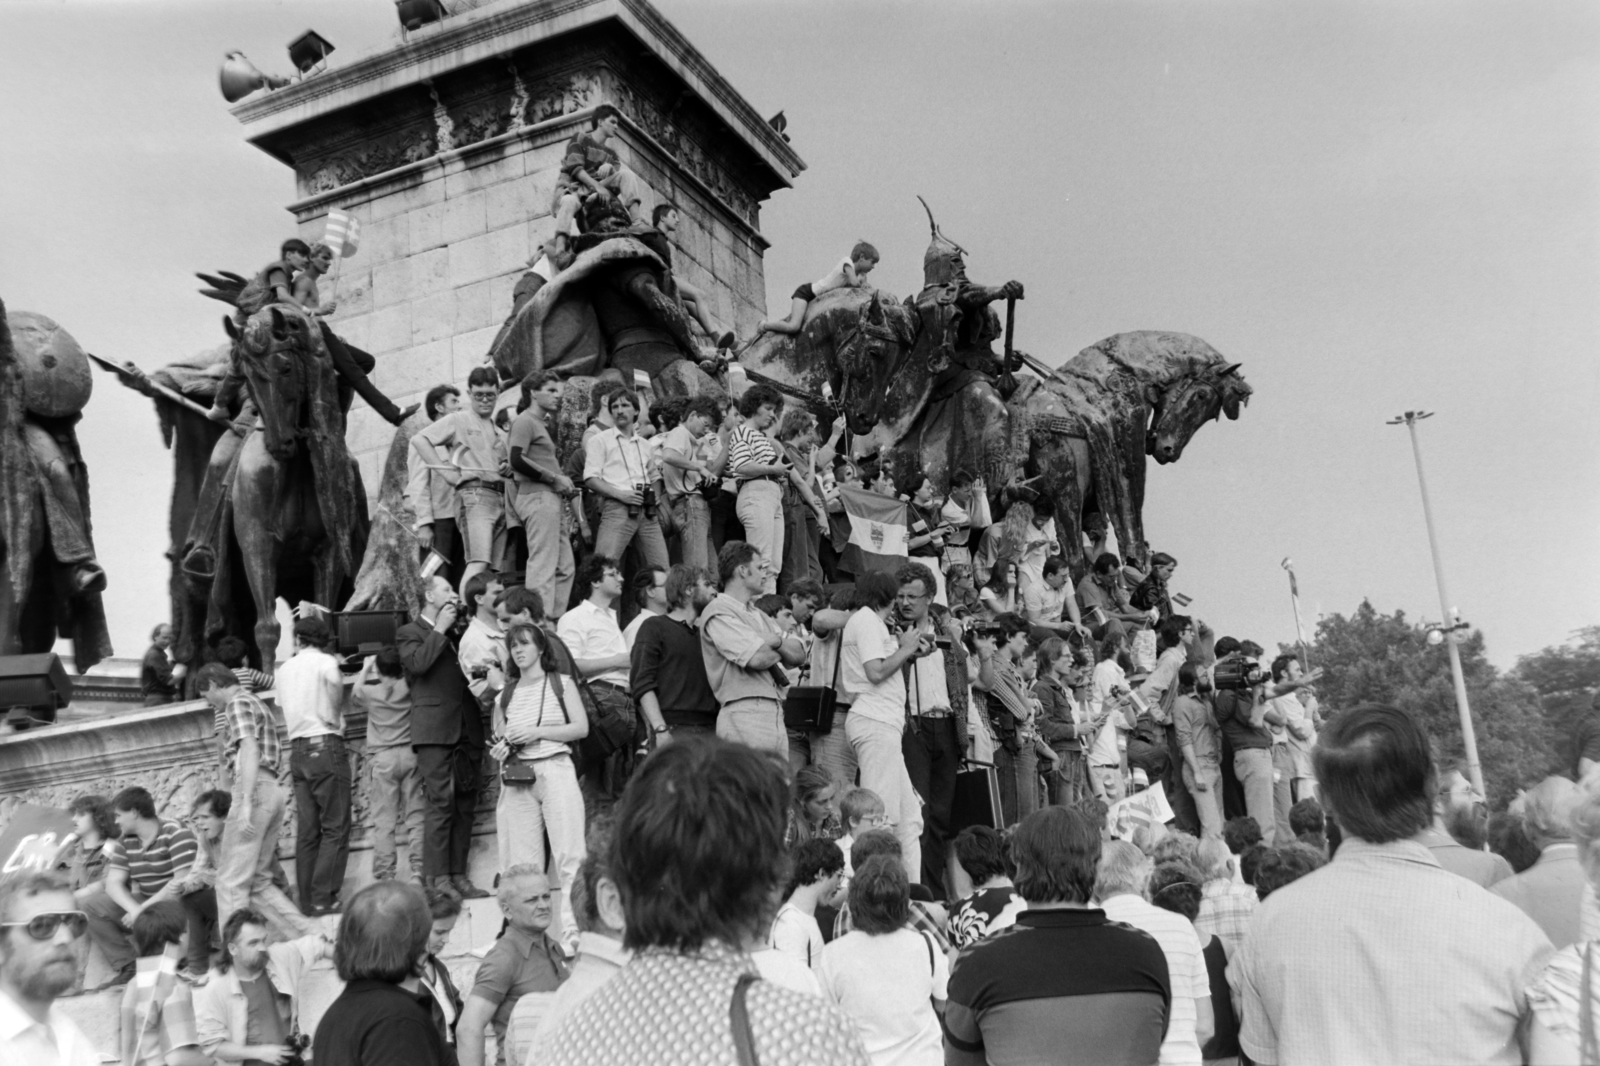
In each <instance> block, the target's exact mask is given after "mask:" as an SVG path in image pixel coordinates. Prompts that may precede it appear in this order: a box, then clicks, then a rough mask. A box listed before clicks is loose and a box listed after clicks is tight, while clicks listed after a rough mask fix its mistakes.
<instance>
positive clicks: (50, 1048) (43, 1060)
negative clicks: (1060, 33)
mask: <svg viewBox="0 0 1600 1066" xmlns="http://www.w3.org/2000/svg"><path fill="white" fill-rule="evenodd" d="M88 927H89V920H88V919H87V918H86V917H84V915H83V912H82V911H79V910H78V909H77V905H76V904H75V903H74V902H73V900H72V889H71V888H70V887H69V886H68V884H67V879H66V878H65V877H63V876H62V875H60V874H58V873H55V872H49V873H40V872H29V873H16V874H10V875H8V876H6V877H5V878H3V879H0V1062H7V1063H12V1062H15V1063H27V1064H28V1066H96V1064H97V1063H99V1061H100V1054H99V1052H97V1051H96V1050H95V1049H94V1046H93V1045H92V1044H90V1043H89V1040H88V1038H87V1037H85V1036H84V1035H83V1033H82V1032H81V1031H80V1030H79V1029H78V1027H77V1026H76V1025H75V1024H73V1021H72V1019H71V1018H68V1017H67V1016H66V1015H65V1014H64V1013H63V1012H61V1011H60V1010H58V1009H56V1006H55V1001H56V997H57V996H59V995H61V993H63V992H65V991H67V989H69V988H71V987H72V982H73V979H74V978H75V977H76V976H77V972H78V964H77V961H76V960H75V959H74V957H73V948H72V946H73V943H74V942H75V941H76V940H78V939H79V938H80V937H82V936H83V934H84V931H85V930H86V929H87V928H88Z"/></svg>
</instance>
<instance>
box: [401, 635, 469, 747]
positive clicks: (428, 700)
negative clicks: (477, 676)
mask: <svg viewBox="0 0 1600 1066" xmlns="http://www.w3.org/2000/svg"><path fill="white" fill-rule="evenodd" d="M395 645H396V646H397V647H398V648H399V649H400V661H401V662H402V663H404V664H405V668H406V681H407V683H408V684H409V685H410V686H411V743H412V745H413V746H416V745H421V744H465V745H468V746H469V747H476V748H481V747H483V746H484V734H483V712H482V710H481V709H480V708H479V707H478V701H477V700H476V699H475V698H474V697H473V695H472V691H471V690H470V689H469V688H467V675H466V674H463V673H462V672H461V662H460V660H459V659H458V658H457V651H456V646H455V642H454V641H452V640H450V639H449V638H447V637H446V636H445V635H444V634H443V633H440V632H439V631H438V630H436V629H434V628H433V626H432V625H431V624H430V623H427V622H424V621H423V620H422V619H420V618H418V619H416V620H415V621H411V622H407V623H406V624H405V625H403V626H401V627H400V628H399V629H398V630H396V631H395Z"/></svg>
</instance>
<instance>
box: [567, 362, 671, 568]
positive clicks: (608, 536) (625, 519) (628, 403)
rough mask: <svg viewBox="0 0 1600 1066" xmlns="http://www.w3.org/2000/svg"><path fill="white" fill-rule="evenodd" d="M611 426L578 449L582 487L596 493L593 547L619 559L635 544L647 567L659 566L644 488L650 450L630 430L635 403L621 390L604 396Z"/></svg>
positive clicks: (650, 499)
mask: <svg viewBox="0 0 1600 1066" xmlns="http://www.w3.org/2000/svg"><path fill="white" fill-rule="evenodd" d="M606 409H607V410H608V411H610V412H611V421H612V423H613V425H612V426H611V428H610V429H602V430H600V431H599V432H597V433H595V434H594V435H593V436H592V437H590V438H589V439H588V442H587V443H586V444H585V445H584V448H583V487H584V488H585V489H587V490H588V491H590V492H593V493H595V494H597V495H599V496H601V497H602V499H601V501H600V528H599V529H598V530H597V531H596V532H595V537H594V551H595V554H596V555H603V556H605V557H606V558H608V559H620V558H622V553H623V552H624V551H626V550H627V547H628V545H629V544H633V543H635V542H637V543H638V545H639V551H640V553H641V554H642V555H643V556H644V561H645V563H646V564H647V565H649V566H659V567H661V569H663V570H665V569H666V568H667V567H668V566H671V565H672V564H671V561H670V560H669V559H668V558H667V539H666V537H664V536H662V534H661V524H660V523H659V522H658V521H656V506H657V504H658V502H659V501H657V500H656V499H655V490H654V489H652V488H651V487H650V482H651V480H652V479H651V476H650V449H649V448H648V447H647V446H646V445H645V442H644V440H643V439H642V438H641V437H640V436H639V434H638V433H636V432H635V431H634V428H635V427H634V423H635V421H636V420H637V419H638V417H639V401H638V399H637V398H636V397H635V396H634V394H633V393H632V392H629V391H628V390H626V389H624V390H622V391H620V392H616V393H613V394H612V395H611V396H610V397H609V398H608V399H607V400H606Z"/></svg>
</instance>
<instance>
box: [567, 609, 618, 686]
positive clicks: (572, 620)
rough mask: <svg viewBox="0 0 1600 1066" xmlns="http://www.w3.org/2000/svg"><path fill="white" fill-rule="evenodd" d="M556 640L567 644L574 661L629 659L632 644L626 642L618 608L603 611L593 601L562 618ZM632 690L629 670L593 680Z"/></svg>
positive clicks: (608, 673)
mask: <svg viewBox="0 0 1600 1066" xmlns="http://www.w3.org/2000/svg"><path fill="white" fill-rule="evenodd" d="M556 636H558V637H560V638H561V640H562V643H564V644H566V646H567V650H568V651H570V652H572V657H573V658H574V659H608V658H610V657H611V656H613V655H626V654H627V653H628V642H627V641H625V640H623V639H622V629H621V627H620V626H618V625H617V612H616V609H615V608H611V607H600V606H598V605H597V604H596V603H595V602H594V601H593V600H584V601H583V602H582V603H580V604H578V606H576V607H574V608H573V609H572V610H570V611H568V612H567V613H566V614H564V615H562V616H561V621H559V622H557V623H556ZM589 680H590V681H606V682H609V683H610V684H613V685H621V686H622V687H623V688H627V687H628V668H627V667H622V668H621V669H618V670H607V671H605V672H604V673H600V674H596V675H595V676H594V677H591V678H589Z"/></svg>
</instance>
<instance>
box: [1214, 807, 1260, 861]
mask: <svg viewBox="0 0 1600 1066" xmlns="http://www.w3.org/2000/svg"><path fill="white" fill-rule="evenodd" d="M1222 839H1223V840H1224V841H1226V842H1227V845H1228V850H1229V851H1231V852H1233V853H1234V854H1235V855H1242V854H1244V849H1245V848H1248V847H1249V846H1250V845H1251V844H1259V843H1261V826H1260V824H1259V823H1257V822H1256V820H1255V819H1254V818H1252V817H1250V816H1249V815H1248V814H1241V815H1240V816H1239V817H1237V818H1229V819H1228V820H1227V821H1226V822H1225V823H1223V826H1222Z"/></svg>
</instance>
